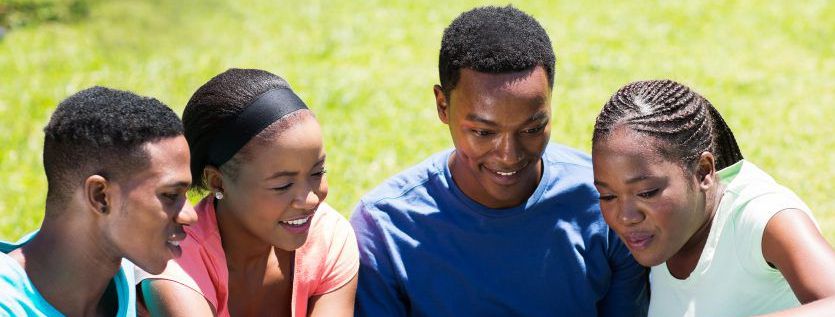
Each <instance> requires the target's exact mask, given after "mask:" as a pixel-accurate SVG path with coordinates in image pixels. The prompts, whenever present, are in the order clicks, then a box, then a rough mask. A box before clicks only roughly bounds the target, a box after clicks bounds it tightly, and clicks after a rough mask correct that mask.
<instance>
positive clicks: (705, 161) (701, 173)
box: [696, 151, 716, 191]
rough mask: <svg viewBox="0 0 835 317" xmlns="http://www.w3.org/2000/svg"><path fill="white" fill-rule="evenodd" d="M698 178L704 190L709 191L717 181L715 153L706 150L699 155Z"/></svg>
mask: <svg viewBox="0 0 835 317" xmlns="http://www.w3.org/2000/svg"><path fill="white" fill-rule="evenodd" d="M696 178H697V180H698V181H699V188H701V190H702V191H707V190H708V189H709V188H711V187H712V186H713V185H714V184H715V183H716V158H715V157H714V156H713V153H710V152H707V151H705V152H702V154H700V155H699V161H698V162H697V164H696Z"/></svg>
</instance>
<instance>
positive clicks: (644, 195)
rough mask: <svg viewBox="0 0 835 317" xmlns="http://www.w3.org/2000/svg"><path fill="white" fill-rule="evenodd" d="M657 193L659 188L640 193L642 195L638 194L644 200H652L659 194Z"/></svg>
mask: <svg viewBox="0 0 835 317" xmlns="http://www.w3.org/2000/svg"><path fill="white" fill-rule="evenodd" d="M657 193H658V188H655V189H651V190H648V191H645V192H640V193H638V196H639V197H642V198H650V197H652V196H655V194H657Z"/></svg>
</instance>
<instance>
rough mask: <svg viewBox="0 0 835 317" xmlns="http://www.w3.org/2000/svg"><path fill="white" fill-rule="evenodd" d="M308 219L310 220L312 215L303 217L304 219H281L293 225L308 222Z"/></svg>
mask: <svg viewBox="0 0 835 317" xmlns="http://www.w3.org/2000/svg"><path fill="white" fill-rule="evenodd" d="M308 220H310V217H307V218H302V219H296V220H288V221H281V222H283V223H286V224H289V225H292V226H301V225H303V224H306V223H307V221H308Z"/></svg>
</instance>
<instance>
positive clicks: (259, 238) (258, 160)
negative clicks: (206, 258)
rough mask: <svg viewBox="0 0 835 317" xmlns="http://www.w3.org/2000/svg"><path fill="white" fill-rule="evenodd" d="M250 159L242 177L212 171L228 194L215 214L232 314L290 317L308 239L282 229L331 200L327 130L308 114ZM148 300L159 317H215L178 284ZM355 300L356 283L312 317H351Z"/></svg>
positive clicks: (156, 285) (313, 308) (253, 149)
mask: <svg viewBox="0 0 835 317" xmlns="http://www.w3.org/2000/svg"><path fill="white" fill-rule="evenodd" d="M243 151H247V153H248V155H247V158H248V160H247V161H245V163H243V164H241V166H240V168H239V170H238V173H237V175H235V177H231V176H230V175H226V174H224V173H223V172H222V171H221V170H219V169H217V168H214V167H207V168H206V170H205V174H206V179H207V181H208V184H209V186H210V187H211V188H212V189H213V190H222V191H223V193H224V198H223V199H221V200H218V201H217V204H216V208H217V220H218V227H219V228H218V229H219V231H220V235H221V240H222V245H223V249H224V252H225V254H226V264H227V268H228V270H229V302H228V305H229V313H230V315H232V316H290V312H291V298H292V288H293V269H294V261H295V250H296V249H298V248H300V247H301V246H302V245H303V244H304V243H305V241H306V239H307V232H306V231H305V232H293V231H290V230H287V229H286V227H285V226H284V225H283V224H282V222H283V221H297V220H299V219H312V215H313V213H314V212H315V210H316V209H317V208H318V206H319V204H320V203H321V202H322V201H323V200H324V199H325V197H326V196H327V192H328V187H327V181H326V179H325V177H324V162H325V152H324V148H323V144H322V135H321V130H320V128H319V124H318V123H317V122H316V120H315V118H314V117H313V116H312V115H311V114H308V115H307V117H305V118H302V119H300V121H299V122H297V123H294V124H293V126H292V127H290V128H288V129H287V130H284V131H282V132H281V133H279V134H278V135H276V136H275V137H274V138H273V139H270V140H265V141H264V140H251V141H250V142H249V143H248V144H247V145H246V146H245V147H244V150H243ZM288 153H292V155H288ZM169 265H176V263H173V262H172V263H171V264H169ZM146 284H147V285H146ZM143 292H144V294H145V302H146V304H147V306H148V309H149V311H150V312H151V314H152V315H154V316H214V315H216V311H214V307H212V306H211V305H210V304H209V303H208V301H206V299H205V298H204V297H203V296H202V295H201V294H199V293H197V292H195V291H194V290H192V289H190V288H188V287H186V286H183V285H182V284H179V283H177V282H173V281H169V280H151V281H150V282H145V283H143ZM355 293H356V276H355V277H354V278H353V280H351V281H350V282H349V283H348V284H346V285H345V286H343V287H341V288H339V289H337V290H335V291H333V292H330V293H327V294H322V295H318V296H315V297H312V298H310V299H309V302H308V303H309V304H308V306H309V307H308V316H351V315H353V307H354V301H353V300H354V294H355ZM184 307H187V309H186V308H184Z"/></svg>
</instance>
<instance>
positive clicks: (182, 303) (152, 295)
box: [141, 279, 216, 317]
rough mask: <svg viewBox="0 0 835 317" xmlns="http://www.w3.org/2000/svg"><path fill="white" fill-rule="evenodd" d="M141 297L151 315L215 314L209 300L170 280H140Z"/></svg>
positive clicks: (166, 316)
mask: <svg viewBox="0 0 835 317" xmlns="http://www.w3.org/2000/svg"><path fill="white" fill-rule="evenodd" d="M141 285H142V297H143V299H144V300H145V307H146V308H147V309H148V312H149V313H150V314H151V316H155V317H156V316H165V317H168V316H215V315H216V313H215V311H214V308H212V305H210V304H209V301H207V300H206V298H205V297H203V295H201V294H200V293H198V292H197V291H195V290H193V289H191V288H190V287H188V286H185V285H183V284H180V283H178V282H175V281H172V280H165V279H147V280H144V281H142V284H141Z"/></svg>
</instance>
